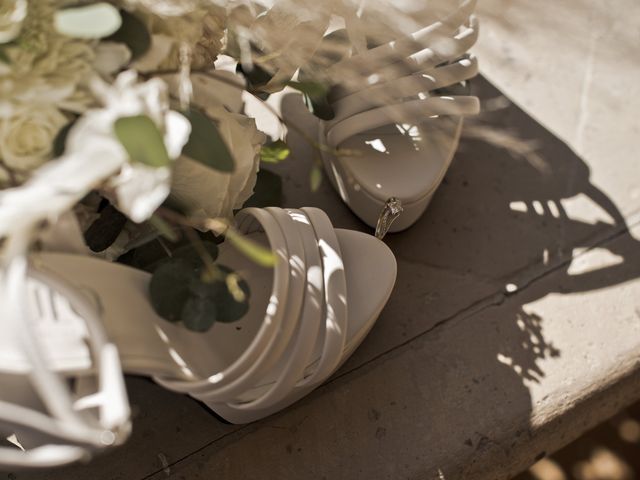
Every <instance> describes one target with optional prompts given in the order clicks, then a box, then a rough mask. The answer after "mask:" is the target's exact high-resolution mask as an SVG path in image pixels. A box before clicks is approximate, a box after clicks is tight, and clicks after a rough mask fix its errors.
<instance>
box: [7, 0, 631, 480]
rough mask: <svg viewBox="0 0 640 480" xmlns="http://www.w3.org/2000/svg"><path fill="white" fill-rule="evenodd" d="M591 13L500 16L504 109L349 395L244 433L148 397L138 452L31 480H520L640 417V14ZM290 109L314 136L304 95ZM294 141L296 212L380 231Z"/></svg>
mask: <svg viewBox="0 0 640 480" xmlns="http://www.w3.org/2000/svg"><path fill="white" fill-rule="evenodd" d="M587 3H588V4H589V5H591V6H592V7H593V8H592V9H591V10H589V7H586V6H582V7H580V8H585V9H587V10H588V11H589V14H588V15H579V14H578V13H577V7H573V8H572V5H574V4H575V2H570V1H569V0H562V1H559V2H555V3H554V4H553V5H545V6H544V8H542V7H538V6H536V7H535V8H534V7H533V6H532V5H533V4H531V2H528V3H527V2H524V1H523V0H518V1H511V2H506V0H505V1H501V0H484V3H483V2H480V5H481V7H480V8H481V10H482V11H481V13H483V14H484V15H483V16H484V18H483V20H484V27H483V30H484V38H483V39H482V41H481V44H480V45H479V48H478V52H479V53H480V54H481V56H482V63H483V68H484V71H485V73H486V75H487V76H488V77H489V78H490V79H491V80H492V82H494V83H495V84H496V85H498V86H499V87H500V90H498V89H496V88H494V87H492V86H491V85H490V84H489V83H488V82H486V81H484V80H482V79H479V80H478V81H476V82H475V86H474V88H475V89H476V91H477V93H478V94H479V95H480V96H481V98H482V100H483V107H484V113H483V114H482V115H481V116H480V117H478V118H477V119H474V120H472V121H470V122H468V123H467V125H466V127H465V133H464V138H463V140H462V143H461V146H460V150H459V152H458V153H457V155H456V158H455V160H454V163H453V166H452V168H451V170H450V171H449V173H448V174H447V177H446V180H445V182H444V184H443V185H442V187H441V188H440V190H439V191H438V193H437V195H436V197H435V198H434V200H433V202H432V204H431V206H430V208H429V210H428V211H427V213H426V214H425V216H424V217H423V218H422V219H421V220H420V221H419V223H418V224H417V225H415V226H414V227H413V228H412V229H411V230H409V231H407V232H404V233H401V234H397V235H390V236H389V237H388V239H387V241H388V243H389V245H390V246H391V248H392V249H393V250H394V252H395V253H396V255H397V257H398V263H399V275H398V282H397V287H396V290H395V292H394V294H393V296H392V298H391V300H390V302H389V304H388V305H387V307H386V309H385V310H384V312H383V313H382V315H381V316H380V319H379V320H378V323H377V325H376V327H375V328H374V330H373V331H372V332H371V334H370V335H369V337H368V338H367V339H366V341H365V342H364V343H363V345H362V346H361V347H360V348H359V349H358V351H357V352H356V353H355V354H354V356H353V357H352V358H351V359H350V360H349V361H348V362H347V363H346V364H345V365H344V366H343V368H342V369H341V370H340V371H339V372H338V373H337V374H336V375H335V376H334V377H333V379H332V380H331V381H330V382H328V383H327V384H325V385H324V386H322V387H321V388H319V389H318V390H317V391H316V392H314V393H313V394H312V395H310V396H309V397H308V398H306V399H304V400H303V401H301V402H299V403H298V404H296V405H295V406H293V407H292V408H290V409H287V410H286V411H284V412H282V413H280V414H278V415H275V416H273V417H271V418H269V419H266V420H264V421H261V422H257V423H255V424H252V425H248V426H242V427H238V426H231V425H226V424H223V423H221V422H220V421H219V420H217V419H216V418H215V417H214V416H213V415H211V414H209V413H208V412H207V411H206V410H205V409H204V408H203V407H201V406H200V405H199V404H197V403H196V402H194V401H192V400H190V399H188V398H186V397H183V396H179V395H175V394H172V393H169V392H165V391H163V390H161V389H160V388H158V387H156V386H154V385H153V384H151V383H150V382H148V381H146V380H143V379H137V378H134V379H130V381H129V387H130V394H131V399H132V403H133V405H134V408H135V410H136V412H137V414H136V421H135V424H134V435H133V438H132V439H131V441H130V442H129V443H128V444H127V446H126V447H124V448H120V449H118V450H116V451H114V452H112V453H111V454H109V455H106V456H103V457H100V458H97V459H96V460H95V461H94V462H93V463H91V465H90V466H77V467H73V468H69V469H63V470H59V471H56V472H41V473H29V474H27V473H22V472H15V473H14V474H13V475H14V477H11V478H16V479H19V480H23V479H45V478H46V479H54V480H56V479H65V480H75V479H85V478H92V479H95V480H103V479H104V480H107V479H109V480H115V479H127V480H129V479H134V480H138V479H140V480H141V479H153V480H160V479H163V478H175V479H182V478H184V479H189V480H191V479H200V478H202V479H210V478H224V479H249V478H261V479H263V478H278V479H298V478H309V479H322V478H327V479H329V478H330V479H342V478H344V479H354V478H371V479H385V478H389V479H405V478H406V479H421V480H423V479H438V480H440V479H443V478H444V479H458V478H464V479H465V480H467V479H487V480H496V479H507V478H509V477H510V476H511V475H512V474H514V473H516V472H518V471H519V470H521V469H523V468H524V467H526V466H528V465H530V464H531V463H533V462H534V461H535V460H536V459H537V458H538V457H540V456H541V455H543V454H544V453H545V452H550V451H553V450H555V449H557V448H559V447H561V446H562V445H564V444H566V443H568V442H569V441H571V440H572V439H573V438H575V437H577V436H578V435H579V434H580V433H581V432H583V431H585V430H586V429H588V428H589V427H591V426H593V425H595V424H596V423H598V422H599V421H601V420H603V419H605V418H606V417H608V416H609V415H611V414H613V413H614V412H615V411H616V410H618V409H619V408H620V407H622V406H624V405H625V404H627V403H630V402H632V401H633V400H637V399H638V398H639V395H640V394H639V393H638V392H640V389H639V388H638V387H639V386H640V373H639V372H640V280H638V276H639V274H640V248H639V246H640V245H639V241H638V239H639V238H640V216H639V215H638V212H640V194H639V193H638V190H637V189H638V188H640V187H638V174H639V173H640V168H639V167H638V164H637V160H636V158H635V156H634V153H635V145H634V140H635V138H636V135H634V133H636V134H637V129H638V123H637V121H636V120H635V113H634V112H635V111H637V110H638V108H637V107H638V106H639V105H638V104H637V102H638V100H637V99H638V98H640V96H638V95H631V93H632V92H634V91H636V93H637V88H638V87H637V86H636V85H634V84H632V83H633V82H632V80H633V79H634V78H637V74H636V75H633V73H632V72H634V71H636V70H637V65H634V64H633V63H634V62H633V59H634V54H633V52H634V49H637V48H638V45H640V43H638V42H637V41H635V42H633V41H632V40H633V38H629V40H628V41H626V42H623V43H621V44H620V45H619V46H618V47H617V48H616V44H615V43H614V39H615V38H616V35H618V34H620V35H621V36H620V35H618V37H619V38H626V37H627V36H633V35H636V37H637V35H638V29H637V25H638V24H639V23H638V21H637V20H636V21H635V25H636V27H633V25H634V23H633V21H634V20H633V19H634V18H636V19H637V15H636V13H635V12H634V11H633V5H632V0H623V2H622V3H620V4H619V5H620V6H619V7H618V6H617V7H616V12H617V13H615V12H614V13H615V15H614V14H613V13H611V7H607V8H605V6H606V4H605V3H604V2H597V1H595V0H590V1H589V2H587ZM507 4H508V5H507ZM623 7H624V8H626V10H624V9H623ZM492 12H494V13H495V12H500V16H499V17H498V16H497V15H494V16H493V17H492V16H490V15H487V13H492ZM621 12H623V13H625V14H624V15H623V14H622V13H621ZM536 15H538V17H536ZM634 15H636V16H634ZM599 17H601V18H599ZM536 18H537V21H536ZM596 19H598V21H602V22H605V23H606V22H609V23H608V25H609V27H607V28H605V27H601V26H598V25H599V24H598V25H596V26H597V28H596V27H595V26H594V25H595V24H593V23H589V22H595V21H596ZM525 20H526V21H525ZM627 22H628V23H627ZM628 25H631V26H632V27H633V28H626V29H625V26H628ZM634 28H635V29H634ZM591 32H596V33H595V34H593V35H596V34H597V36H596V37H595V38H596V40H592V38H593V37H591ZM585 42H586V43H585ZM559 45H561V47H559ZM594 45H595V46H594ZM635 58H637V54H636V55H635ZM589 59H590V60H589ZM589 65H590V66H589ZM623 66H624V69H626V70H625V71H627V72H628V74H627V75H619V74H618V72H619V71H621V70H620V69H622V68H623ZM587 67H588V68H587ZM585 69H586V70H585ZM634 69H636V70H634ZM589 71H590V72H591V73H589ZM636 73H637V72H636ZM590 76H591V77H590ZM559 79H561V80H559ZM585 83H586V86H585ZM609 86H610V87H609ZM634 89H635V90H634ZM584 91H586V93H584ZM505 94H506V95H508V96H509V97H510V98H511V99H513V100H514V101H515V102H516V104H518V105H519V106H520V107H522V108H524V111H523V110H521V109H520V108H519V107H518V106H516V105H514V104H512V103H511V102H510V101H509V100H508V99H507V98H506V97H505ZM630 97H632V98H631V99H630ZM633 102H636V103H635V107H636V108H635V109H634V108H633V106H634V103H633ZM585 105H586V107H585ZM627 109H629V110H633V112H632V113H633V115H629V114H628V113H627ZM525 111H526V113H525ZM282 112H283V114H284V115H285V116H288V117H290V118H294V119H295V121H296V124H297V125H299V126H300V127H301V128H302V129H304V130H306V131H307V132H309V133H310V134H314V132H315V128H316V124H315V119H314V118H313V117H311V116H309V115H306V114H305V112H303V111H302V110H301V107H300V101H299V99H298V98H297V97H295V96H285V97H284V98H283V99H282ZM536 120H537V121H536ZM538 122H540V123H538ZM290 144H291V146H292V147H293V151H294V152H296V155H295V156H294V158H292V159H290V160H288V161H287V162H286V163H285V164H283V165H281V166H278V167H276V168H274V170H276V171H278V172H279V173H280V174H281V175H282V176H283V178H284V180H285V186H286V189H285V204H286V206H293V207H299V206H302V205H314V206H319V207H321V208H323V209H325V210H326V211H327V212H328V213H329V215H330V217H331V218H332V221H333V222H334V224H335V225H336V226H338V227H343V228H355V229H360V230H367V227H366V226H364V225H363V224H361V223H360V222H359V221H358V220H357V219H356V218H355V217H354V216H353V215H352V214H351V213H350V212H349V210H348V208H347V207H345V206H344V205H343V204H342V203H341V202H340V201H339V200H338V198H337V196H336V195H335V193H334V192H333V191H332V189H331V187H330V185H328V182H325V183H324V184H323V185H322V186H321V188H320V190H319V191H318V192H316V193H312V192H310V191H309V188H308V185H309V184H308V178H309V166H310V164H311V162H312V159H313V156H312V152H311V150H310V149H309V147H308V145H307V144H306V142H304V140H303V139H302V138H301V137H300V136H299V135H295V134H294V133H291V135H290ZM629 227H631V230H630V231H629V229H628V228H629ZM6 475H7V474H5V476H6ZM0 478H3V476H2V474H0Z"/></svg>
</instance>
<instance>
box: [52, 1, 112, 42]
mask: <svg viewBox="0 0 640 480" xmlns="http://www.w3.org/2000/svg"><path fill="white" fill-rule="evenodd" d="M53 20H54V26H55V29H56V31H57V32H58V33H61V34H63V35H66V36H68V37H74V38H83V39H97V38H104V37H108V36H109V35H112V34H113V33H115V32H117V31H118V30H119V29H120V27H121V26H122V17H121V16H120V12H119V11H118V9H117V8H116V7H114V6H113V5H111V4H110V3H106V2H98V3H93V4H89V5H76V6H72V7H66V8H61V9H60V10H58V11H56V12H55V14H54V19H53Z"/></svg>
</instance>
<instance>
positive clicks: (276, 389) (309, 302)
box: [229, 210, 324, 410]
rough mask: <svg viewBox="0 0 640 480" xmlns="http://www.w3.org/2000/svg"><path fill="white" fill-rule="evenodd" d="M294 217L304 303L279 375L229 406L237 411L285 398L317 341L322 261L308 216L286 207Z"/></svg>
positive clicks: (261, 406) (306, 364)
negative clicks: (301, 253)
mask: <svg viewBox="0 0 640 480" xmlns="http://www.w3.org/2000/svg"><path fill="white" fill-rule="evenodd" d="M286 212H287V214H288V215H289V216H290V217H291V219H292V220H293V222H294V224H295V226H296V230H297V234H298V236H299V237H300V239H301V241H302V243H303V246H304V253H305V259H306V261H305V264H306V266H305V272H303V273H304V277H305V292H304V306H303V309H302V311H301V314H300V317H299V319H298V320H297V328H296V332H295V334H294V335H293V336H292V338H291V341H290V346H289V348H288V349H287V351H286V352H285V356H284V358H283V359H282V361H281V362H279V363H278V365H277V367H276V368H278V375H277V377H276V380H275V381H274V382H273V383H272V384H271V385H269V387H268V389H267V390H266V391H265V392H264V393H262V394H261V395H260V396H259V397H258V398H256V399H255V400H253V401H249V402H244V403H239V402H236V403H233V404H231V405H229V406H230V407H232V408H235V409H237V410H253V409H264V408H269V407H270V406H272V405H274V404H276V403H277V402H279V401H281V400H282V399H283V398H285V397H286V396H287V395H288V394H289V393H291V391H292V390H294V388H295V385H296V383H297V382H298V381H299V380H300V379H301V378H302V376H303V373H304V371H305V369H306V367H307V366H308V365H309V361H310V359H311V355H312V354H313V353H314V346H315V344H316V341H317V340H318V335H319V334H320V333H322V334H324V332H323V331H322V332H321V331H320V324H321V320H322V318H323V313H324V308H323V307H324V285H323V280H322V260H321V258H320V252H319V250H318V242H317V239H316V236H315V231H314V230H313V227H312V226H311V223H310V221H309V219H308V217H307V216H306V215H305V214H304V212H302V211H300V210H287V211H286Z"/></svg>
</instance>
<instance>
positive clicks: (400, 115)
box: [327, 96, 480, 147]
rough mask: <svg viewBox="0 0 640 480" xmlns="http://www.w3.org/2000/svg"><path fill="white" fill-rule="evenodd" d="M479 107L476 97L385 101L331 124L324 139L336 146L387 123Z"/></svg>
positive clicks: (464, 112) (470, 112) (457, 113)
mask: <svg viewBox="0 0 640 480" xmlns="http://www.w3.org/2000/svg"><path fill="white" fill-rule="evenodd" d="M479 111H480V102H479V100H478V99H477V98H476V97H470V96H451V97H429V98H425V99H418V100H411V101H408V102H405V103H401V104H399V105H385V106H382V107H378V108H375V109H373V110H369V111H366V112H363V113H359V114H357V115H353V116H352V117H349V118H347V119H346V120H343V121H341V122H338V123H337V124H335V125H333V126H332V127H331V129H330V130H329V131H328V132H327V142H328V144H329V145H331V146H333V147H337V146H338V145H340V144H341V143H342V142H343V141H345V140H346V139H347V138H350V137H353V136H355V135H358V134H360V133H363V132H366V131H368V130H372V129H374V128H378V127H382V126H384V125H388V124H390V123H419V122H420V119H423V118H426V117H429V116H435V115H454V116H467V115H475V114H477V113H478V112H479Z"/></svg>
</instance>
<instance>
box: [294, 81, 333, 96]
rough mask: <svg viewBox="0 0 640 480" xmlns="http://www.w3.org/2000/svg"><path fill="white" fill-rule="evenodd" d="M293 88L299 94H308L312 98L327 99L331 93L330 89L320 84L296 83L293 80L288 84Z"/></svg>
mask: <svg viewBox="0 0 640 480" xmlns="http://www.w3.org/2000/svg"><path fill="white" fill-rule="evenodd" d="M287 85H289V86H290V87H291V88H294V89H296V90H298V91H299V92H302V93H306V94H307V95H309V96H310V97H312V98H320V97H326V96H327V95H328V93H329V88H328V87H327V86H326V85H323V84H322V83H319V82H312V81H302V82H294V81H293V80H292V81H290V82H287Z"/></svg>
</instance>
